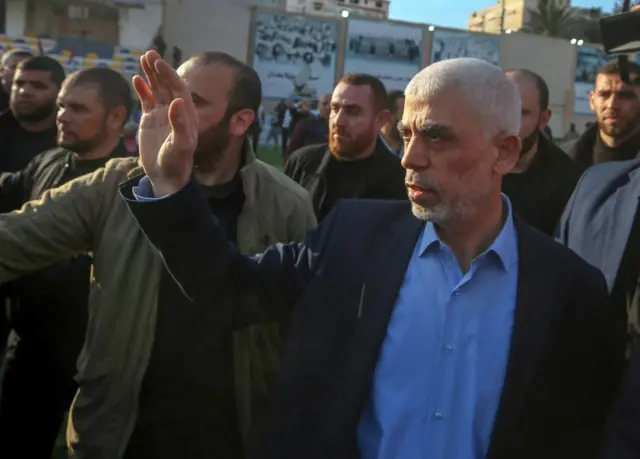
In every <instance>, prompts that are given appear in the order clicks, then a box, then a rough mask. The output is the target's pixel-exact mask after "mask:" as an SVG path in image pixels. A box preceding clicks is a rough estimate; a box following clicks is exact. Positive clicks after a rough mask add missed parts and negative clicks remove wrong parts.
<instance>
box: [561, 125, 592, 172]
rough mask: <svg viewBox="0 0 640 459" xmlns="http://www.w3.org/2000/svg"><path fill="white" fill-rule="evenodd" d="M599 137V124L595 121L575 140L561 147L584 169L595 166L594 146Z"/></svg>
mask: <svg viewBox="0 0 640 459" xmlns="http://www.w3.org/2000/svg"><path fill="white" fill-rule="evenodd" d="M597 137H598V125H597V123H593V124H592V125H591V126H589V127H588V128H587V129H585V131H584V132H583V133H582V134H581V135H580V136H579V137H578V138H577V139H575V140H570V141H569V142H565V143H563V144H562V146H561V148H562V150H564V152H565V153H566V154H567V155H569V157H570V158H571V159H573V160H574V161H575V162H576V163H578V164H579V165H580V166H582V167H583V168H584V169H586V168H587V167H590V166H593V148H594V146H595V144H596V138H597Z"/></svg>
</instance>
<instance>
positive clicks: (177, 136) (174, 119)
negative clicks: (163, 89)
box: [169, 99, 196, 153]
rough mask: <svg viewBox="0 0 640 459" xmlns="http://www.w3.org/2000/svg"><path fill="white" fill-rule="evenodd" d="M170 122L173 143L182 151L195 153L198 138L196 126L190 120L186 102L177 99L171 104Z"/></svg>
mask: <svg viewBox="0 0 640 459" xmlns="http://www.w3.org/2000/svg"><path fill="white" fill-rule="evenodd" d="M169 123H171V137H172V144H173V145H174V146H175V147H176V148H177V149H179V150H180V152H189V153H193V150H194V149H195V142H194V139H195V138H196V134H195V126H193V125H192V123H190V122H189V117H188V116H187V111H186V107H185V102H184V100H182V99H175V100H174V101H173V102H171V105H170V106H169Z"/></svg>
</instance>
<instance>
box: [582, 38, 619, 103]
mask: <svg viewBox="0 0 640 459" xmlns="http://www.w3.org/2000/svg"><path fill="white" fill-rule="evenodd" d="M576 56H577V58H576V59H577V60H576V77H575V79H574V83H573V92H574V98H573V112H574V113H580V114H586V115H589V114H591V113H592V112H591V108H589V93H590V92H591V90H592V89H593V83H594V82H595V78H596V74H597V73H598V69H599V68H600V67H601V66H602V65H604V64H606V63H607V62H609V61H610V60H612V59H615V58H614V57H611V56H607V55H606V54H605V53H604V51H602V49H600V48H598V47H596V46H578V48H577V49H576Z"/></svg>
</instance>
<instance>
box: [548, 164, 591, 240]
mask: <svg viewBox="0 0 640 459" xmlns="http://www.w3.org/2000/svg"><path fill="white" fill-rule="evenodd" d="M588 174H589V170H588V169H587V171H586V172H584V173H583V174H582V177H580V180H578V183H577V185H576V187H575V189H574V190H573V194H572V195H571V197H570V198H569V201H568V202H567V205H566V206H565V208H564V212H563V213H562V217H560V222H559V223H558V227H557V228H556V231H555V234H554V237H555V239H556V241H558V242H559V243H560V244H562V245H564V246H565V247H568V246H569V242H570V241H569V236H570V223H571V213H572V212H573V207H574V206H575V204H576V202H578V201H579V199H578V197H579V196H580V191H581V189H582V185H583V183H584V179H585V177H586V176H587V175H588Z"/></svg>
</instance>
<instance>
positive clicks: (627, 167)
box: [576, 159, 640, 202]
mask: <svg viewBox="0 0 640 459" xmlns="http://www.w3.org/2000/svg"><path fill="white" fill-rule="evenodd" d="M638 171H640V160H637V159H634V160H631V161H611V162H606V163H602V164H598V165H595V166H592V167H590V168H588V169H587V170H586V171H585V172H584V174H583V175H582V178H581V179H580V182H579V187H578V189H577V190H576V193H577V194H576V201H578V202H580V201H581V200H582V199H584V197H585V196H600V197H602V196H604V197H606V196H609V195H611V194H612V193H613V192H614V191H615V190H616V189H618V188H620V187H621V186H624V185H626V184H627V183H629V181H630V180H633V179H636V180H640V176H637V175H636V174H637V172H638Z"/></svg>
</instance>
